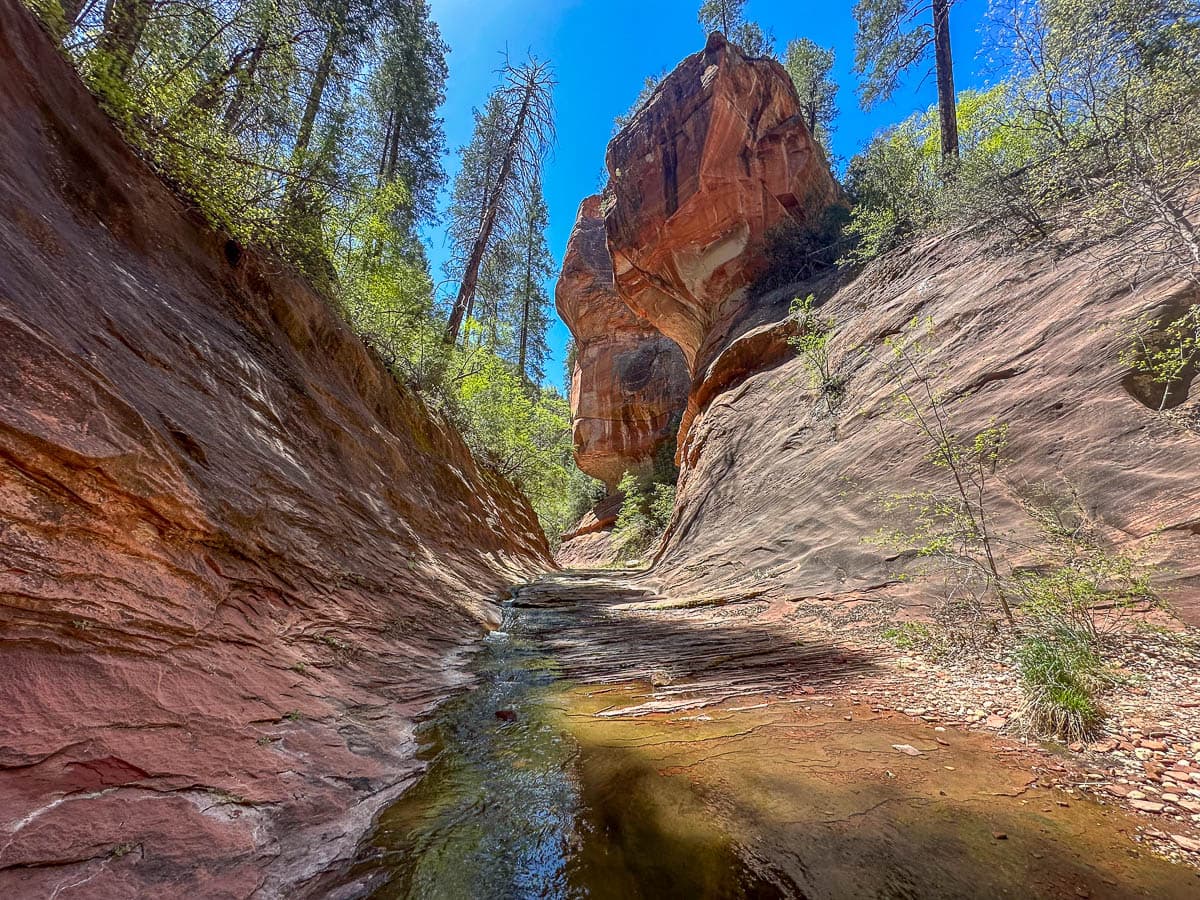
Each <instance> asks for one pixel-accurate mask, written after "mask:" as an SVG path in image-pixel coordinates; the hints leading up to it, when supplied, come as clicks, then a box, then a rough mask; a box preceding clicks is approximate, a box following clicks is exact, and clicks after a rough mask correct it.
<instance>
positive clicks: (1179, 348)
mask: <svg viewBox="0 0 1200 900" xmlns="http://www.w3.org/2000/svg"><path fill="white" fill-rule="evenodd" d="M1129 336H1130V339H1131V344H1130V346H1129V347H1128V348H1127V349H1125V350H1123V351H1122V352H1121V355H1120V359H1121V364H1122V365H1124V366H1125V367H1127V368H1129V369H1132V370H1133V371H1134V372H1137V373H1140V374H1142V375H1145V376H1147V377H1148V378H1149V379H1150V381H1151V382H1152V383H1153V384H1156V385H1158V386H1159V389H1160V390H1161V391H1162V398H1161V399H1160V401H1159V404H1158V410H1159V412H1162V411H1163V410H1164V409H1166V408H1167V403H1168V401H1170V400H1171V398H1172V393H1173V389H1174V387H1175V386H1176V385H1177V384H1179V383H1180V382H1181V381H1183V380H1184V378H1185V377H1186V376H1187V374H1188V373H1189V372H1191V371H1193V370H1194V369H1195V366H1196V362H1197V360H1198V359H1200V306H1190V307H1188V309H1187V311H1186V312H1185V313H1183V315H1181V316H1179V317H1178V318H1175V319H1172V320H1171V321H1169V322H1166V323H1165V324H1164V323H1163V322H1162V321H1161V320H1159V319H1149V318H1143V319H1140V320H1138V322H1136V323H1135V324H1134V326H1133V328H1132V329H1131V330H1130V334H1129Z"/></svg>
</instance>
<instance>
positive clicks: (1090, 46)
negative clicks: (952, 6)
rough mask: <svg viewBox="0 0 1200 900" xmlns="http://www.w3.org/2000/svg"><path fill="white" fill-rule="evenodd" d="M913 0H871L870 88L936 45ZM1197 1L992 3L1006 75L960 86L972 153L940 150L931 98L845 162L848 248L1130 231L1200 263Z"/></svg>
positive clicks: (1182, 262)
mask: <svg viewBox="0 0 1200 900" xmlns="http://www.w3.org/2000/svg"><path fill="white" fill-rule="evenodd" d="M906 7H907V4H906V3H905V2H903V0H861V2H860V4H859V10H860V11H861V12H862V14H863V15H865V16H866V18H865V19H864V18H863V17H862V16H861V15H860V22H859V27H860V58H859V60H858V67H859V69H860V71H863V72H864V73H865V74H866V75H867V76H868V77H867V83H866V87H865V89H864V99H867V100H872V99H880V98H883V97H886V96H888V95H889V94H890V93H891V92H892V91H893V90H894V88H895V86H896V78H895V77H894V76H896V75H897V73H898V72H900V71H902V70H903V65H901V64H902V63H904V61H905V60H908V59H913V58H917V57H919V55H920V54H922V53H923V52H924V49H923V48H924V45H925V38H924V37H922V36H915V32H909V33H907V34H906V33H905V32H904V31H903V29H902V28H900V27H899V25H900V23H901V20H900V19H898V18H897V16H901V17H902V16H903V14H904V11H905V9H906ZM1198 14H1200V9H1198V7H1197V5H1196V2H1195V0H1153V2H1151V3H1140V2H1134V0H1119V2H1117V3H1109V2H1107V0H1011V2H1003V0H1002V2H998V3H996V4H994V5H993V10H992V14H991V23H990V25H989V28H988V35H987V37H988V41H989V43H990V45H991V47H990V49H991V53H992V55H993V57H994V59H996V60H998V61H999V62H1000V63H1001V65H1002V66H1004V67H1005V70H1006V77H1005V78H1004V80H1003V81H1001V82H1000V83H999V84H997V85H996V86H995V87H993V88H991V89H989V90H987V91H983V92H970V91H967V92H963V93H961V94H959V95H958V98H957V114H958V125H959V130H960V148H961V152H962V158H961V162H959V163H958V164H949V165H947V164H946V163H943V161H942V159H941V150H942V148H941V146H940V143H941V138H940V129H939V119H938V116H937V114H936V111H935V110H932V109H931V110H929V111H928V112H924V113H921V114H918V115H915V116H913V117H911V118H910V119H908V120H906V121H905V122H902V123H901V124H900V125H897V126H895V127H893V128H891V129H889V130H888V131H886V132H884V133H883V134H881V135H880V136H878V137H877V138H875V139H874V140H873V141H871V143H870V144H869V145H868V146H867V147H866V148H865V149H864V150H863V152H862V153H861V154H859V155H858V156H856V157H855V158H854V159H853V160H851V163H850V165H849V168H848V172H847V188H848V192H849V193H850V195H851V196H852V197H853V199H854V200H855V203H856V206H855V210H854V214H853V215H854V218H853V222H852V223H851V226H850V229H849V232H850V235H851V236H852V237H853V238H854V239H855V240H856V242H857V247H856V249H855V250H854V251H853V252H852V253H850V254H849V255H848V256H847V259H848V260H850V261H857V262H861V261H865V260H868V259H871V258H874V257H875V256H878V255H880V254H882V253H885V252H887V251H888V250H890V249H892V248H893V247H895V246H897V245H898V244H900V243H902V242H904V241H905V240H907V239H909V238H910V237H911V236H912V235H914V234H918V233H921V232H923V231H927V230H930V229H934V228H941V227H947V226H950V227H965V228H987V229H991V230H996V231H1000V232H1001V233H1005V234H1007V235H1008V236H1010V237H1011V238H1013V239H1017V240H1022V241H1024V240H1029V239H1039V238H1045V237H1047V236H1049V235H1050V234H1051V233H1056V234H1057V236H1058V237H1060V238H1069V239H1070V240H1072V241H1075V242H1081V241H1086V242H1091V241H1094V240H1096V239H1100V238H1104V237H1108V236H1111V235H1114V234H1122V235H1123V236H1124V237H1125V239H1126V241H1128V242H1131V243H1133V244H1134V246H1135V247H1136V253H1135V255H1134V259H1135V261H1137V262H1141V263H1143V264H1145V263H1151V262H1152V263H1155V264H1156V265H1158V266H1163V267H1166V268H1168V269H1174V270H1176V271H1179V272H1181V273H1183V274H1191V275H1194V274H1195V273H1197V272H1200V237H1198V235H1200V210H1198V207H1197V196H1196V193H1195V190H1194V185H1195V183H1196V178H1197V175H1198V174H1200V82H1197V80H1196V78H1195V77H1194V63H1195V60H1196V59H1197V58H1200V29H1198V28H1196V27H1195V22H1196V17H1197V15H1198ZM864 48H865V49H864Z"/></svg>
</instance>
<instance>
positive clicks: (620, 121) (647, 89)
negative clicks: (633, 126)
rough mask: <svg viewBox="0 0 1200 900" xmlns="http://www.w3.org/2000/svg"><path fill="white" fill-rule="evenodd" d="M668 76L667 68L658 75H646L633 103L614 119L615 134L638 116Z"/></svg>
mask: <svg viewBox="0 0 1200 900" xmlns="http://www.w3.org/2000/svg"><path fill="white" fill-rule="evenodd" d="M666 77H667V71H666V69H664V70H663V71H661V72H659V73H658V74H657V75H647V76H646V80H645V81H644V82H642V89H641V90H640V91H638V95H637V97H635V98H634V100H633V103H632V105H630V107H629V109H628V110H627V111H626V112H624V113H622V114H621V115H619V116H617V117H616V118H615V119H614V120H613V134H616V133H617V132H618V131H620V130H621V129H622V128H624V127H625V126H626V125H628V124H629V123H630V122H632V121H633V119H634V116H636V115H637V114H638V113H639V112H640V111H641V109H642V107H643V106H645V105H646V104H647V103H648V102H649V101H650V98H651V97H653V96H654V92H655V91H656V90H658V86H659V85H660V84H661V83H662V80H663V79H664V78H666Z"/></svg>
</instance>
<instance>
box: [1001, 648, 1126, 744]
mask: <svg viewBox="0 0 1200 900" xmlns="http://www.w3.org/2000/svg"><path fill="white" fill-rule="evenodd" d="M1016 662H1017V669H1018V671H1019V673H1020V676H1021V688H1022V691H1023V692H1024V694H1025V706H1024V709H1023V710H1022V714H1023V716H1024V718H1026V719H1027V721H1028V722H1029V723H1030V725H1031V726H1032V727H1033V728H1034V729H1035V730H1036V731H1038V732H1041V733H1043V734H1047V735H1054V736H1056V737H1061V738H1064V739H1065V740H1068V741H1079V740H1084V739H1086V738H1087V737H1089V736H1091V735H1092V734H1093V733H1094V732H1095V730H1096V727H1097V726H1098V725H1099V724H1100V722H1101V721H1103V718H1104V711H1103V709H1102V707H1101V706H1100V704H1099V702H1098V700H1097V699H1096V695H1097V693H1098V692H1099V691H1100V690H1101V689H1102V688H1103V687H1104V686H1105V684H1107V683H1108V682H1109V680H1110V679H1109V676H1108V675H1107V673H1106V672H1105V670H1104V667H1103V666H1102V664H1101V662H1100V657H1099V655H1098V654H1097V652H1096V648H1095V646H1094V644H1093V643H1092V642H1091V641H1090V640H1089V639H1088V637H1087V636H1086V635H1084V634H1082V633H1080V632H1078V631H1074V630H1072V629H1070V628H1067V627H1058V628H1055V629H1053V630H1051V631H1049V632H1047V633H1040V634H1035V635H1032V636H1030V637H1028V638H1025V639H1024V640H1023V641H1021V643H1020V644H1019V645H1018V647H1017V650H1016Z"/></svg>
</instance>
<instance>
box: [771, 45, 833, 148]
mask: <svg viewBox="0 0 1200 900" xmlns="http://www.w3.org/2000/svg"><path fill="white" fill-rule="evenodd" d="M833 59H834V56H833V50H832V49H826V48H824V47H820V46H818V45H817V44H815V43H813V42H812V41H810V40H809V39H808V38H800V39H798V40H794V41H789V42H788V45H787V56H786V57H785V58H784V62H783V67H784V68H785V69H787V72H788V75H790V76H791V78H792V83H793V84H794V85H795V86H796V93H797V95H799V97H800V113H801V115H802V116H804V123H805V124H806V125H807V126H808V130H809V133H810V134H812V136H813V137H814V138H816V139H817V140H818V141H820V143H821V145H822V146H823V147H825V149H826V151H828V149H829V132H831V131H833V120H834V118H835V117H836V116H837V113H838V108H837V84H835V83H834V81H833V79H832V78H831V77H830V75H829V73H830V72H831V71H832V69H833Z"/></svg>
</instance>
